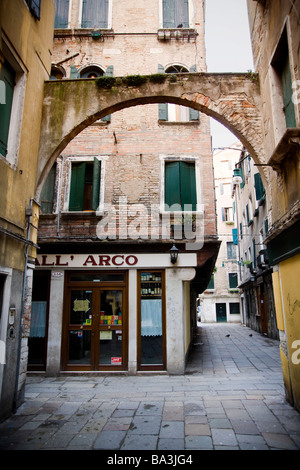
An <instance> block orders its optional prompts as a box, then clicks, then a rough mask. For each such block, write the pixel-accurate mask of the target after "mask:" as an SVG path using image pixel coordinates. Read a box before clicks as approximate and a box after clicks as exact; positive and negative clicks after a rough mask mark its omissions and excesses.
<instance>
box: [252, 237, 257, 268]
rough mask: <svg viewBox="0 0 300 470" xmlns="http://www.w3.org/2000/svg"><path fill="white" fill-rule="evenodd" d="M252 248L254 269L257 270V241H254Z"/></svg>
mask: <svg viewBox="0 0 300 470" xmlns="http://www.w3.org/2000/svg"><path fill="white" fill-rule="evenodd" d="M252 248H253V267H254V268H256V246H255V239H254V238H253V240H252Z"/></svg>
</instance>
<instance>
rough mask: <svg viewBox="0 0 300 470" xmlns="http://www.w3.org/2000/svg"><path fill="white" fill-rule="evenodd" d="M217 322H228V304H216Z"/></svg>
mask: <svg viewBox="0 0 300 470" xmlns="http://www.w3.org/2000/svg"><path fill="white" fill-rule="evenodd" d="M216 317H217V322H227V313H226V303H216Z"/></svg>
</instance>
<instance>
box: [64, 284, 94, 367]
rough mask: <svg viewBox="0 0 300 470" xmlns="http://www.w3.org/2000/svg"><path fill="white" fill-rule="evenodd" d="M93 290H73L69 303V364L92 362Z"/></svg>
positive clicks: (88, 363) (87, 363)
mask: <svg viewBox="0 0 300 470" xmlns="http://www.w3.org/2000/svg"><path fill="white" fill-rule="evenodd" d="M92 301H93V291H92V290H89V289H87V290H86V289H78V290H72V291H71V293H70V304H69V308H70V310H69V327H68V330H69V334H68V364H70V365H77V364H86V365H90V364H91V348H92V326H93V321H92V320H93V318H92V308H93V305H92Z"/></svg>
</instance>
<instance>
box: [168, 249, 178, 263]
mask: <svg viewBox="0 0 300 470" xmlns="http://www.w3.org/2000/svg"><path fill="white" fill-rule="evenodd" d="M170 258H171V263H172V264H175V263H176V261H177V258H178V248H176V246H175V245H173V246H172V248H171V249H170Z"/></svg>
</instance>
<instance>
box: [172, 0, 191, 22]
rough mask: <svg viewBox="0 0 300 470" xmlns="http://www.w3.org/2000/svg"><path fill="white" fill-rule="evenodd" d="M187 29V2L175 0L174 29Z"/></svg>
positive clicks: (186, 0)
mask: <svg viewBox="0 0 300 470" xmlns="http://www.w3.org/2000/svg"><path fill="white" fill-rule="evenodd" d="M179 25H182V26H181V27H182V28H188V27H189V0H175V24H174V26H173V27H174V28H178V26H179Z"/></svg>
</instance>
